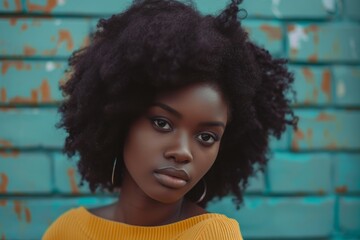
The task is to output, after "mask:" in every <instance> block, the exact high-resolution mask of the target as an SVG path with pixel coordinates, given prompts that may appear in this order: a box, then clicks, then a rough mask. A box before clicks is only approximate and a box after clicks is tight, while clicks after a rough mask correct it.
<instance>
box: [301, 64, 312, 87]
mask: <svg viewBox="0 0 360 240" xmlns="http://www.w3.org/2000/svg"><path fill="white" fill-rule="evenodd" d="M302 72H303V75H304V77H305V80H306V82H308V83H312V84H314V83H315V79H314V74H313V72H312V71H311V70H310V68H307V67H304V68H303V69H302Z"/></svg>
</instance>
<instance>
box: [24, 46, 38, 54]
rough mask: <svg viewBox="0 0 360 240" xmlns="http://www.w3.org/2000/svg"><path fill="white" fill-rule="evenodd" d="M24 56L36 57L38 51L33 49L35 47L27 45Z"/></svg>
mask: <svg viewBox="0 0 360 240" xmlns="http://www.w3.org/2000/svg"><path fill="white" fill-rule="evenodd" d="M23 51H24V55H25V56H33V55H35V53H36V49H35V48H33V47H31V46H28V45H25V46H24V50H23Z"/></svg>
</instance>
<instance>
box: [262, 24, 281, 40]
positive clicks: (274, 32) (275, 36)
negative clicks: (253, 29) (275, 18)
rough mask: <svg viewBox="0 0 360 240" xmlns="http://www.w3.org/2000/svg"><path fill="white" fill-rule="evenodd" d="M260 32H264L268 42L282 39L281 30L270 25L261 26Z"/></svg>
mask: <svg viewBox="0 0 360 240" xmlns="http://www.w3.org/2000/svg"><path fill="white" fill-rule="evenodd" d="M260 29H261V31H263V32H265V34H266V36H267V37H268V39H269V40H279V39H281V38H282V34H281V29H280V28H278V27H273V26H270V25H266V24H264V25H261V26H260Z"/></svg>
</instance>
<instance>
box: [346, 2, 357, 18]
mask: <svg viewBox="0 0 360 240" xmlns="http://www.w3.org/2000/svg"><path fill="white" fill-rule="evenodd" d="M344 10H345V15H346V16H347V17H350V18H351V19H354V20H360V14H359V10H360V2H359V0H344Z"/></svg>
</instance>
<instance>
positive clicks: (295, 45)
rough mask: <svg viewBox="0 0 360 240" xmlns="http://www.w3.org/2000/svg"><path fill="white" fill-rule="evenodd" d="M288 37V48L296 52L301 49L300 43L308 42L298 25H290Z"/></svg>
mask: <svg viewBox="0 0 360 240" xmlns="http://www.w3.org/2000/svg"><path fill="white" fill-rule="evenodd" d="M288 37H289V43H290V48H291V49H295V50H298V49H300V48H301V42H305V41H308V40H309V37H308V35H307V34H306V32H305V30H304V28H303V27H302V26H299V25H290V26H289V27H288Z"/></svg>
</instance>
